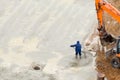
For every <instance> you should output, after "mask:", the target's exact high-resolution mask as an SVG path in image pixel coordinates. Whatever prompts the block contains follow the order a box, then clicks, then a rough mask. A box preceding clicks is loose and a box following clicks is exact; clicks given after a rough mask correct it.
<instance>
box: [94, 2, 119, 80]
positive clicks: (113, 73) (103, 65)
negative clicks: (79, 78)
mask: <svg viewBox="0 0 120 80" xmlns="http://www.w3.org/2000/svg"><path fill="white" fill-rule="evenodd" d="M108 2H110V3H111V4H112V5H113V6H115V7H116V8H117V9H118V10H120V5H119V4H120V0H108ZM104 19H105V26H106V30H107V31H108V33H110V34H112V35H113V36H114V37H117V36H120V24H119V23H118V22H117V21H115V20H114V19H113V18H112V17H111V16H109V15H108V14H107V13H105V15H104ZM110 46H111V45H110ZM112 57H113V56H112ZM112 57H109V59H106V57H105V53H104V51H98V52H97V59H96V65H97V70H98V71H99V72H101V73H104V74H105V75H106V77H107V79H108V80H120V69H114V68H112V66H111V64H110V61H111V59H112Z"/></svg>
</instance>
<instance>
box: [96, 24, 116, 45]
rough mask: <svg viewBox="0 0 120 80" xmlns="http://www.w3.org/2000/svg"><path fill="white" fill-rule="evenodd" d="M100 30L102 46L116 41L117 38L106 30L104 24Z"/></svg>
mask: <svg viewBox="0 0 120 80" xmlns="http://www.w3.org/2000/svg"><path fill="white" fill-rule="evenodd" d="M98 31H99V36H100V41H101V44H102V46H107V45H108V44H110V43H113V42H116V39H115V38H113V37H112V36H111V35H110V34H108V33H107V32H106V30H105V27H104V26H102V27H101V28H99V29H98Z"/></svg>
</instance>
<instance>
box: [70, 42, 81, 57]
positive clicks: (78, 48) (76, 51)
mask: <svg viewBox="0 0 120 80" xmlns="http://www.w3.org/2000/svg"><path fill="white" fill-rule="evenodd" d="M70 47H75V57H76V59H77V58H78V54H79V57H80V59H81V48H82V47H81V44H80V42H79V41H77V43H76V44H74V45H70Z"/></svg>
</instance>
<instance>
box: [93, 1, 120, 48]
mask: <svg viewBox="0 0 120 80" xmlns="http://www.w3.org/2000/svg"><path fill="white" fill-rule="evenodd" d="M95 6H96V11H97V19H98V25H99V26H98V31H99V35H100V40H101V44H102V45H103V46H104V44H105V43H107V42H108V43H111V42H114V41H116V40H115V38H113V37H112V36H111V35H110V34H108V33H107V31H106V30H105V25H104V20H103V14H104V11H105V12H107V13H108V14H109V15H110V16H112V17H113V18H114V19H115V20H116V21H118V22H119V23H120V11H119V10H117V9H116V8H115V7H114V6H112V5H111V4H110V3H108V2H107V1H104V0H95Z"/></svg>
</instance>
